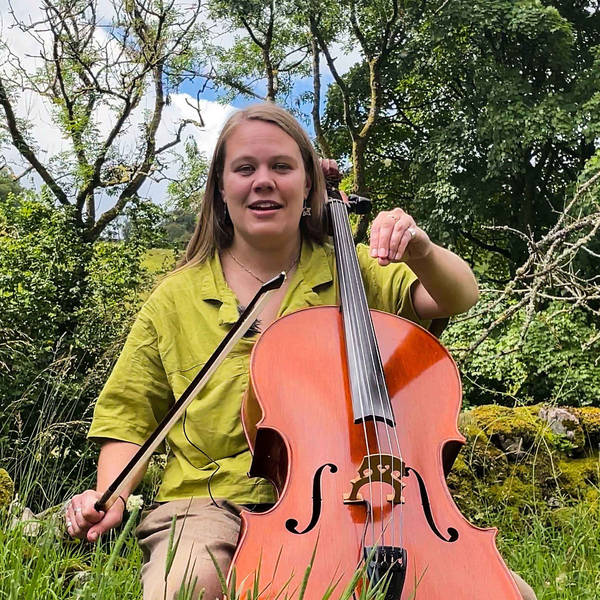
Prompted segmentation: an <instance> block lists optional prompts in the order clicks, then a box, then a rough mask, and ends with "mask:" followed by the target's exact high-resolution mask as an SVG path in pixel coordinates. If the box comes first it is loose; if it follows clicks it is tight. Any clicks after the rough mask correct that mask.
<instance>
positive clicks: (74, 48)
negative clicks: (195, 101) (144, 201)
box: [0, 0, 199, 242]
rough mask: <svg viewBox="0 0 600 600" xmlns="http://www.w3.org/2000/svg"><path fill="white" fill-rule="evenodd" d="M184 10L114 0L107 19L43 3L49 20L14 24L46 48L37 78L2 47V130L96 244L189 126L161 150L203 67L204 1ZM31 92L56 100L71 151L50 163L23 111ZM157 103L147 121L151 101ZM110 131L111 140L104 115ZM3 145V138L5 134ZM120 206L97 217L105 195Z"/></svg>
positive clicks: (91, 4) (67, 1) (78, 2)
mask: <svg viewBox="0 0 600 600" xmlns="http://www.w3.org/2000/svg"><path fill="white" fill-rule="evenodd" d="M187 6H188V7H189V8H186V9H178V8H176V7H175V3H174V2H169V3H163V2H161V1H159V0H127V1H126V2H124V3H123V4H121V3H118V2H114V3H113V4H112V8H113V10H114V18H113V20H112V21H111V22H109V23H106V22H103V21H102V20H101V17H100V15H99V13H98V11H97V2H96V0H44V2H43V15H44V16H43V19H42V20H41V21H39V22H37V23H34V24H33V25H31V24H29V23H25V22H22V21H20V20H19V19H17V17H16V16H15V14H14V12H11V15H12V19H13V24H14V25H15V26H17V27H18V28H19V29H20V30H21V31H22V32H23V35H27V36H30V38H31V39H32V40H33V42H34V43H35V44H36V45H37V47H38V49H39V56H40V60H41V66H40V68H39V69H38V71H37V72H35V73H32V72H28V71H27V70H26V69H25V68H24V67H23V65H22V62H21V60H20V58H19V57H18V56H17V55H15V54H14V53H13V52H12V51H11V49H10V47H9V46H8V45H7V44H6V43H5V42H2V43H1V45H0V50H1V51H2V61H3V62H2V64H1V65H0V107H1V108H2V111H1V112H0V114H1V115H2V117H3V121H2V123H1V124H0V127H2V129H3V130H4V132H5V136H4V137H5V138H6V139H7V140H8V142H9V143H11V144H12V145H13V146H14V147H15V148H16V149H17V150H18V151H19V153H20V155H21V156H22V157H23V159H24V160H25V161H27V163H29V165H31V167H32V168H33V169H34V171H35V172H36V173H37V174H38V175H39V177H40V178H41V180H42V181H43V182H44V184H45V185H46V186H47V187H48V189H49V190H50V192H51V193H52V195H53V197H54V198H55V200H56V201H57V202H58V203H59V204H60V205H62V206H64V207H70V208H71V209H72V212H71V214H72V217H73V222H74V226H75V227H76V228H77V229H78V230H79V232H80V234H81V235H82V237H83V238H84V239H85V240H87V241H89V242H93V241H94V240H97V239H98V238H99V237H100V235H101V234H102V232H103V231H104V230H105V229H106V227H107V226H108V225H109V224H110V223H111V222H112V221H114V219H116V218H117V217H118V216H119V215H121V214H122V213H123V211H124V210H125V208H126V206H127V205H128V203H130V202H131V201H132V200H133V199H134V198H136V196H137V194H138V192H139V190H140V187H141V185H142V184H143V183H144V181H145V180H146V179H147V178H148V177H149V176H151V175H152V174H153V173H155V172H156V171H157V169H160V168H161V167H160V164H157V158H158V157H160V156H161V155H163V154H164V153H165V152H167V151H168V150H169V149H170V148H172V147H173V146H175V145H176V144H177V143H178V142H179V141H180V139H181V134H182V130H183V128H184V127H185V126H186V125H187V124H189V121H183V122H181V123H180V124H179V126H178V130H177V132H176V133H175V135H174V137H173V139H172V140H170V141H169V142H167V143H166V144H164V145H163V146H160V147H159V146H158V145H157V141H156V134H157V131H158V127H159V124H160V122H161V118H162V114H163V109H164V107H165V105H166V104H167V103H168V101H169V93H170V91H171V90H174V89H176V88H177V86H178V85H179V84H180V83H181V82H182V81H183V80H184V79H185V78H186V77H188V76H190V74H192V73H193V70H194V68H195V62H194V47H193V43H194V36H195V34H196V29H197V26H196V18H197V16H198V13H199V2H197V3H192V4H191V5H187ZM22 90H25V91H27V92H29V93H31V94H34V95H35V96H36V97H37V98H38V99H40V100H43V101H45V102H47V105H48V106H50V107H51V112H52V115H53V119H54V124H55V126H56V127H57V128H58V129H59V131H60V133H61V135H62V136H63V137H64V138H65V139H66V140H68V142H69V145H70V151H69V152H68V153H67V154H66V155H59V156H56V157H53V158H52V159H50V160H44V158H43V153H42V152H40V150H39V148H38V147H37V144H36V142H35V140H33V139H32V138H31V135H30V128H31V123H29V121H28V120H27V118H26V117H25V118H23V117H20V116H19V115H18V113H17V112H16V111H15V106H16V104H17V103H18V101H19V96H20V94H22ZM145 97H149V98H151V101H152V106H151V108H150V109H149V111H148V112H147V113H146V114H145V115H143V116H142V115H140V114H139V113H141V112H144V111H143V108H142V100H143V99H144V98H145ZM101 113H105V114H106V113H107V114H108V116H109V118H108V121H109V122H110V127H109V130H108V132H107V133H106V134H104V135H103V134H102V132H101V130H100V127H99V125H98V122H99V118H100V114H101ZM138 121H141V124H140V125H139V135H138V136H137V140H136V142H135V145H136V150H135V151H134V152H132V151H131V148H126V147H120V144H121V142H122V140H123V137H124V135H125V134H126V133H127V132H130V131H131V129H132V128H134V127H135V126H136V122H138ZM0 139H1V137H0ZM102 197H104V198H108V199H110V200H111V202H112V206H111V207H110V208H109V209H108V210H106V211H104V212H103V213H102V214H99V215H97V214H96V205H97V203H98V201H99V200H100V198H102Z"/></svg>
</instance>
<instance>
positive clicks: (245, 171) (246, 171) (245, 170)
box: [235, 164, 254, 175]
mask: <svg viewBox="0 0 600 600" xmlns="http://www.w3.org/2000/svg"><path fill="white" fill-rule="evenodd" d="M235 172H236V173H241V174H242V175H250V174H251V173H253V172H254V167H253V166H252V165H248V164H246V165H240V166H239V167H236V169H235Z"/></svg>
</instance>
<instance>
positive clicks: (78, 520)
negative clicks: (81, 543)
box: [65, 490, 125, 542]
mask: <svg viewBox="0 0 600 600" xmlns="http://www.w3.org/2000/svg"><path fill="white" fill-rule="evenodd" d="M101 496H102V494H100V493H99V492H96V491H94V490H86V491H85V492H83V493H82V494H77V495H76V496H73V498H72V499H71V501H70V502H69V503H68V504H67V508H66V510H65V522H66V525H67V532H68V534H69V535H70V536H71V537H73V538H79V539H80V540H84V539H87V540H88V542H95V541H96V540H97V539H98V538H99V537H100V536H101V535H102V534H103V533H104V532H106V531H108V530H109V529H112V528H113V527H116V526H117V525H119V524H120V523H121V521H122V520H123V513H124V512H125V503H124V502H123V501H122V499H120V498H119V499H117V501H116V502H115V503H114V504H113V505H112V506H111V507H110V508H109V509H108V510H107V511H106V512H104V511H97V510H96V509H95V508H94V504H95V503H96V502H97V501H98V500H100V498H101Z"/></svg>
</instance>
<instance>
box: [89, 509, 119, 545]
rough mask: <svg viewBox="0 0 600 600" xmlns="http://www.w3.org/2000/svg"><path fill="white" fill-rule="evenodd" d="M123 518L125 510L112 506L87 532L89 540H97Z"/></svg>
mask: <svg viewBox="0 0 600 600" xmlns="http://www.w3.org/2000/svg"><path fill="white" fill-rule="evenodd" d="M122 520H123V511H122V510H119V509H112V508H111V510H109V511H108V512H107V513H106V514H105V515H104V517H103V518H102V519H101V520H100V521H99V522H98V523H96V524H95V525H93V526H92V527H90V529H89V531H88V532H87V539H88V541H90V542H95V541H96V540H97V539H98V538H99V537H100V536H101V535H102V534H103V533H106V532H107V531H109V530H110V529H112V528H113V527H116V526H117V525H119V524H120V523H121V521H122Z"/></svg>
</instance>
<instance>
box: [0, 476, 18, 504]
mask: <svg viewBox="0 0 600 600" xmlns="http://www.w3.org/2000/svg"><path fill="white" fill-rule="evenodd" d="M14 493H15V484H14V483H13V480H12V479H11V478H10V475H9V474H8V471H6V470H5V469H0V508H3V507H5V506H8V505H9V504H10V503H11V502H12V499H13V496H14Z"/></svg>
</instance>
